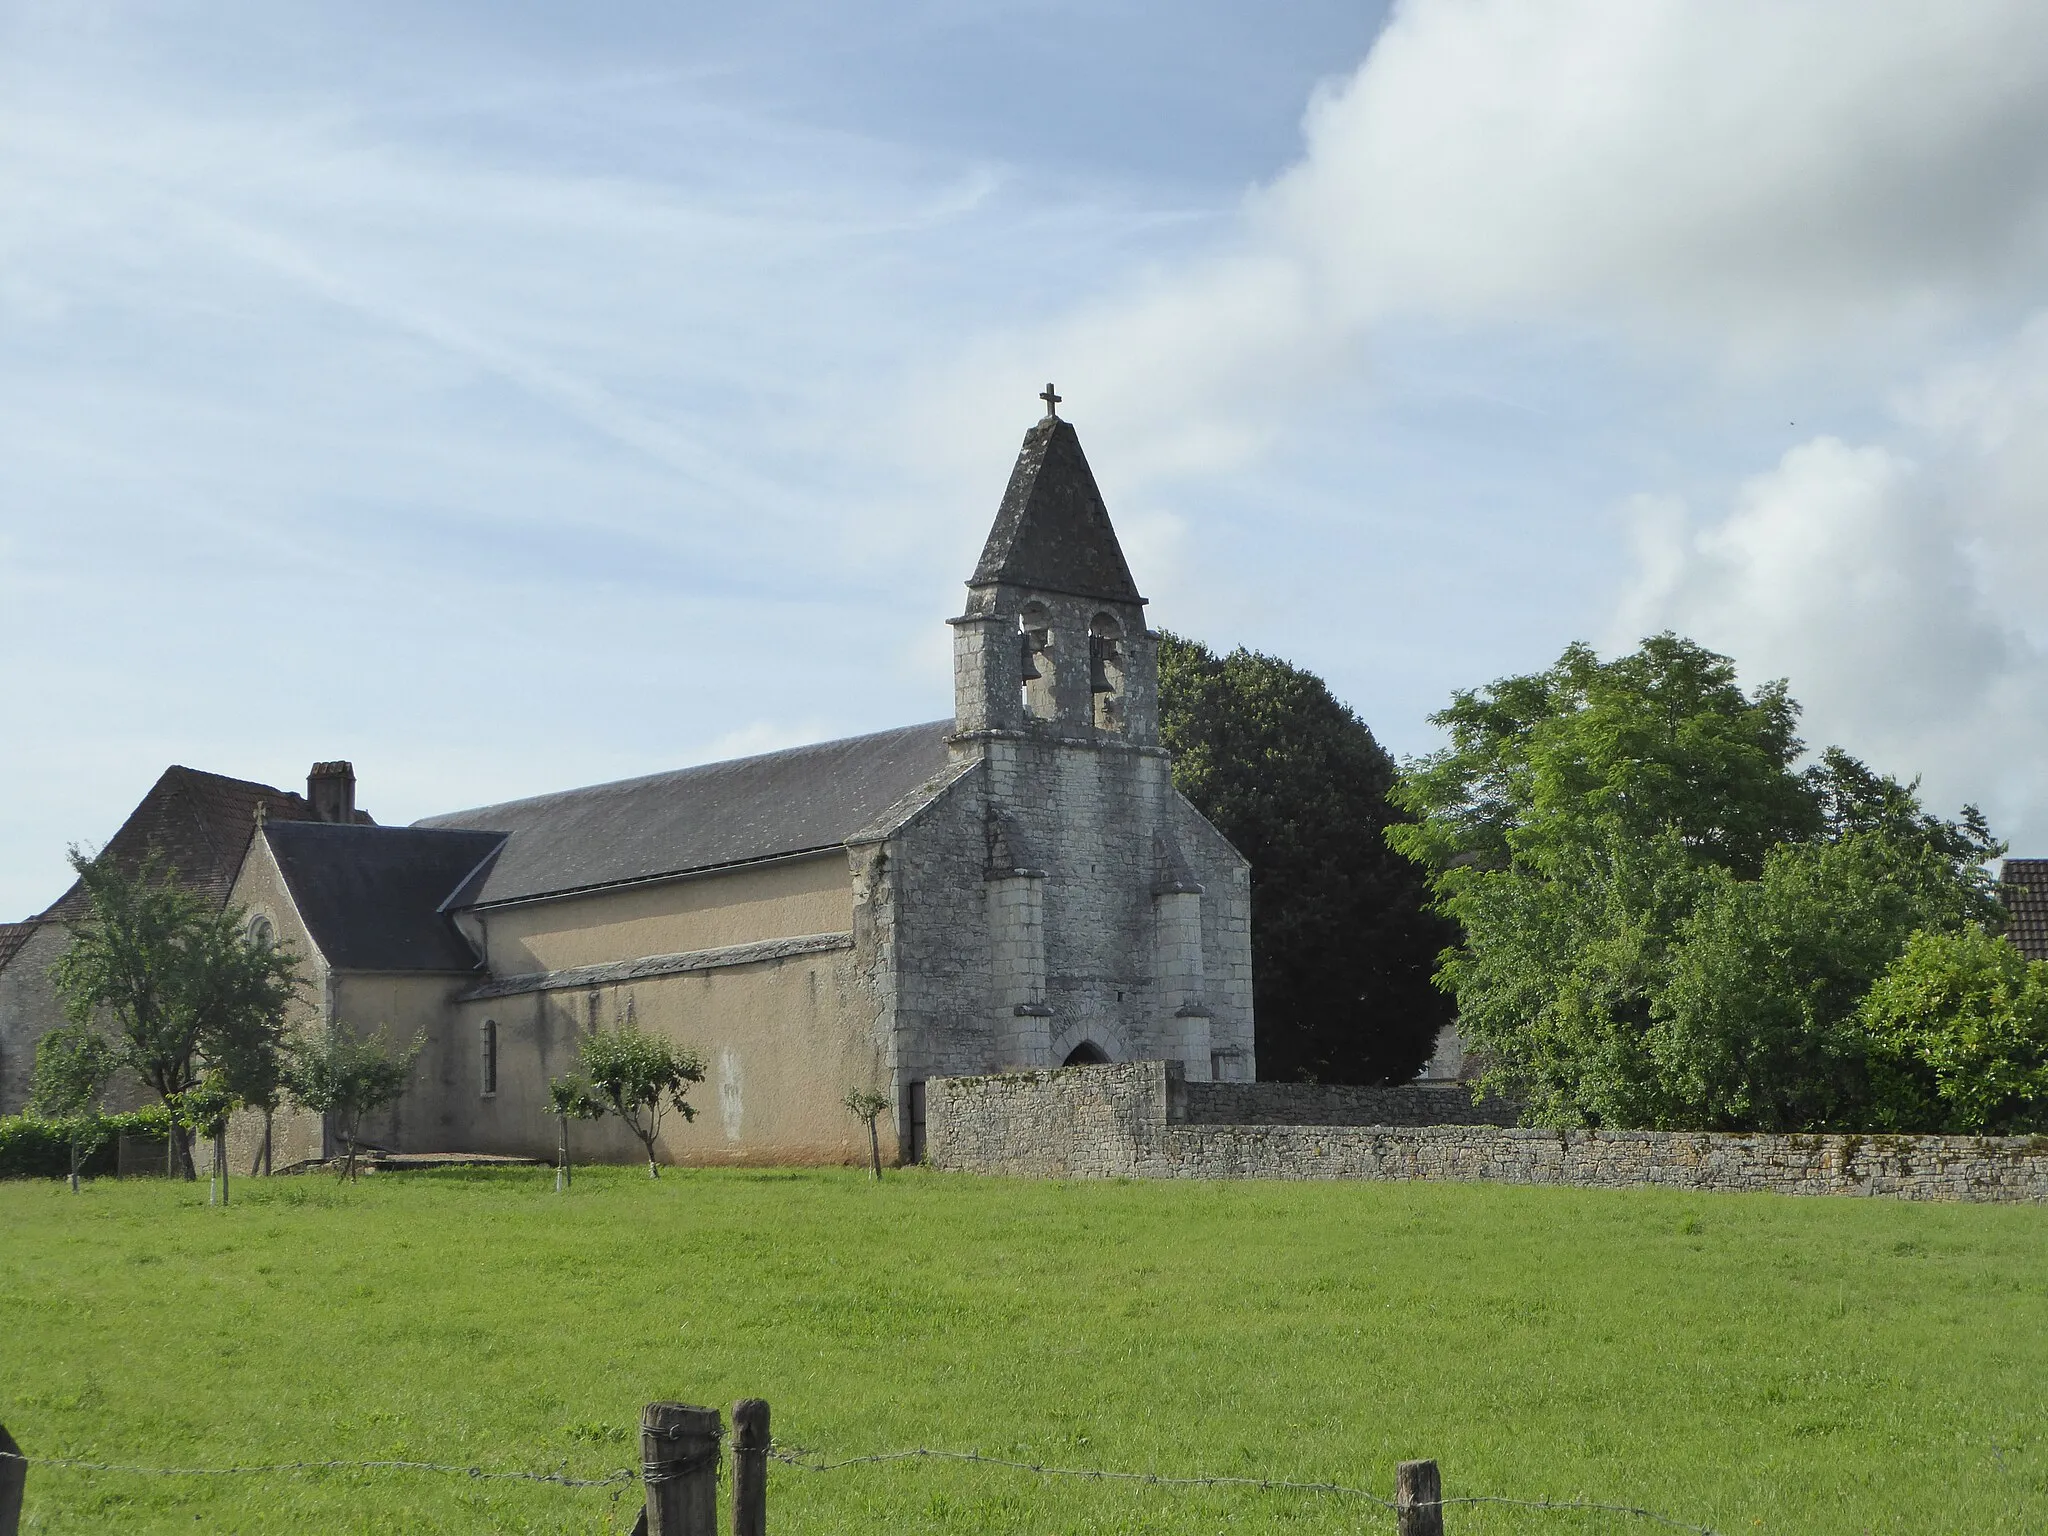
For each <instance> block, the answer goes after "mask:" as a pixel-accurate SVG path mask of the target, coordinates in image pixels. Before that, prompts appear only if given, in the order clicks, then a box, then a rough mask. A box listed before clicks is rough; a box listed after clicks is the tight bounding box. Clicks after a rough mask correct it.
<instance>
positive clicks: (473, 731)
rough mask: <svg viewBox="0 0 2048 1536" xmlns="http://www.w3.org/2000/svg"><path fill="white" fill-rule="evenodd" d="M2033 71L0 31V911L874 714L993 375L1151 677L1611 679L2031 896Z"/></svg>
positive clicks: (1028, 11)
mask: <svg viewBox="0 0 2048 1536" xmlns="http://www.w3.org/2000/svg"><path fill="white" fill-rule="evenodd" d="M2044 143H2048V13H2042V12H2041V11H2040V8H2038V7H2034V6H2029V5H2024V4H2020V3H2016V0H2014V3H2002V0H1981V3H1979V0H1956V3H1954V4H1950V5H1945V6H1943V7H1941V8H1940V9H1939V11H1938V12H1937V11H1935V10H1933V9H1921V8H1914V7H1907V6H1903V5H1902V6H1897V7H1877V8H1871V7H1868V6H1865V5H1862V4H1855V3H1850V0H1839V3H1835V0H1809V3H1802V4H1797V5H1791V6H1786V5H1782V4H1777V3H1769V4H1766V3H1762V0H1755V3H1743V0H1732V3H1727V4H1718V5H1708V4H1704V3H1699V4H1685V3H1678V0H1555V3H1552V4H1547V5H1537V6H1531V5H1527V4H1522V3H1513V4H1511V3H1507V0H1425V3H1420V4H1409V5H1403V6H1400V7H1398V8H1396V9H1395V10H1393V11H1392V12H1391V13H1387V12H1384V11H1381V10H1378V9H1375V8H1373V7H1370V6H1358V5H1338V4H1320V3H1303V4H1298V5H1293V6H1287V7H1249V6H1220V5H1203V4H1183V5H1176V6H1172V7H1165V6H1158V5H1153V6H1138V5H1133V4H1122V5H1118V4H1109V5H1103V4H1096V5H1089V6H1085V7H1084V6H1079V5H1061V4H1051V3H1047V4H1036V5H1031V6H1024V5H1003V4H968V3H940V0H932V3H927V4H921V5H920V4H904V5H898V6H892V7H863V8H853V7H845V6H838V5H826V4H796V3H789V4H772V3H771V4H762V5H757V6H752V7H700V6H672V5H671V6H654V5H645V6H635V5H618V6H607V7H602V8H598V7H586V8H578V9H576V10H571V9H569V8H564V7H559V6H553V5H540V4H529V5H508V4H492V5H483V4H476V5H454V4H443V5H429V4H408V5H402V6H401V5H396V4H390V5H374V4H355V5H350V6H347V7H342V6H323V5H311V4H291V3H282V0H270V3H265V4H261V5H254V4H251V5H244V6H236V5H231V4H208V5H204V6H201V5H196V4H195V5H183V6H181V5H175V4H152V5H125V4H118V3H78V0H64V3H43V0H0V655H4V657H5V659H6V666H5V676H6V679H7V683H6V686H7V690H8V694H9V702H10V705H11V707H10V708H9V709H8V710H7V711H6V715H5V719H6V722H7V723H6V726H5V727H4V733H0V918H6V917H15V916H22V915H26V914H28V913H29V912H32V911H34V910H37V909H39V908H40V907H41V906H43V905H44V904H46V903H47V902H48V901H49V900H51V899H52V898H53V897H54V896H56V895H57V894H58V892H59V891H60V890H61V889H62V887H63V885H64V883H65V871H64V868H63V850H64V846H65V845H66V844H67V843H69V842H73V841H83V842H87V843H91V842H94V841H97V840H100V839H103V838H105V837H106V836H107V835H108V834H109V833H110V832H111V831H112V830H113V828H114V827H115V826H116V825H117V824H118V823H119V820H120V818H121V816H122V815H123V814H124V813H125V811H126V810H127V808H128V807H129V806H131V805H132V804H133V803H134V801H135V800H136V798H137V797H138V796H139V795H140V794H141V793H142V791H143V790H144V789H145V788H147V786H148V785H149V783H150V782H152V781H153V779H154V778H155V776H156V775H157V773H159V772H160V771H161V770H162V768H163V767H164V766H165V765H167V764H169V763H171V762H184V763H188V764H191V765H193V766H196V767H202V768H207V769H211V770H214V771H217V772H223V773H229V774H234V775H237V776H242V777H249V778H256V779H264V780H268V781H270V782H273V783H277V784H280V785H284V786H287V787H290V786H292V785H295V784H297V783H298V782H299V781H300V780H301V778H302V777H303V774H304V771H305V767H306V765H307V764H308V763H309V762H311V761H313V760H315V759H318V758H329V757H342V756H345V757H348V758H351V759H352V760H354V762H355V764H356V767H357V771H358V774H359V776H360V781H361V786H360V792H361V796H362V799H363V801H364V803H365V804H367V805H368V806H369V807H370V808H371V809H372V811H373V812H374V813H375V814H376V815H377V816H378V817H379V818H380V819H382V820H386V821H409V820H412V819H414V818H415V817H418V816H422V815H428V814H433V813H437V812H444V811H448V810H451V809H455V808H459V807H462V806H465V805H474V804H481V803H486V802H489V801H492V800H497V799H503V798H507V797H510V796H514V795H519V794H526V793H533V792H537V791H541V790H546V789H550V788H559V787H563V786H566V785H572V784H577V783H585V782H591V781H595V780H600V779H605V778H612V777H618V776H622V775H627V774H633V773H640V772H648V771H653V770H656V769H659V768H663V767H670V766H675V765H678V764H682V763H687V762H692V761H699V760H704V759H708V758H712V757H717V756H723V755H728V754H732V753H736V752H744V751H750V750H758V749H765V748H769V747H774V746H780V745H785V744H789V743H793V742H797V741H803V740H808V739H816V738H819V737H823V736H828V735H836V734H841V733H848V732H855V731H861V730H867V729H879V728H882V727H885V726H889V725H894V724H900V723H903V722H906V721H910V720H916V719H924V718H932V717H936V716H938V715H941V714H943V713H945V712H946V710H947V708H948V707H949V703H950V700H949V695H948V679H947V664H946V646H947V643H948V632H947V630H946V627H945V625H944V623H943V622H942V621H943V620H944V619H945V618H946V617H947V616H948V615H950V614H952V613H954V612H957V611H958V607H959V604H960V601H961V588H960V585H959V584H960V581H961V579H962V578H963V577H964V576H965V574H966V573H967V571H968V570H969V569H970V568H971V566H972V563H973V559H974V555H975V553H976V551H977V549H978V547H979V543H980V540H981V538H982V537H983V535H984V533H985V532H986V529H987V526H988V523H989V520H990V518H991V517H992V516H993V513H994V510H995V505H996V502H997V499H998V497H999V496H1000V493H1001V490H1002V485H1003V481H1004V478H1005V476H1006V474H1007V472H1008V469H1009V465H1010V461H1011V459H1012V457H1013V455H1014V453H1015V450H1016V444H1017V440H1018V438H1019V436H1020V434H1021V433H1022V431H1023V430H1024V428H1025V427H1026V426H1028V425H1029V424H1030V422H1031V420H1032V419H1033V418H1034V417H1035V415H1036V413H1037V410H1038V402H1037V400H1036V398H1035V396H1036V394H1037V391H1038V390H1039V389H1040V388H1042V387H1043V384H1044V381H1045V380H1046V379H1047V378H1048V377H1050V378H1053V379H1055V380H1057V381H1058V383H1059V386H1060V389H1061V392H1062V393H1063V394H1064V395H1065V396H1066V400H1067V403H1066V405H1065V407H1064V408H1063V412H1064V414H1066V415H1068V416H1069V417H1070V418H1071V419H1072V420H1074V422H1075V423H1076V424H1077V426H1078V427H1079V429H1080V431H1081V434H1082V440H1083V442H1084V444H1085V445H1086V447H1087V449H1088V451H1089V453H1090V456H1091V459H1092V460H1093V462H1094V465H1095V468H1096V471H1097V475H1098V477H1099V478H1100V480H1101V481H1102V483H1103V487H1104V490H1105V492H1106V494H1107V495H1108V497H1109V500H1110V506H1111V510H1112V513H1113V514H1114V515H1115V516H1116V518H1117V521H1118V526H1119V529H1120V531H1121V532H1122V534H1123V536H1124V540H1125V544H1126V547H1127V549H1128V551H1129V553H1130V556H1131V560H1132V564H1133V566H1134V568H1135V570H1136V572H1137V575H1138V579H1139V582H1140V584H1141V586H1142V588H1143V589H1144V590H1145V591H1146V592H1147V594H1148V595H1149V596H1150V597H1151V598H1152V599H1153V608H1152V614H1153V617H1154V621H1155V622H1156V623H1159V624H1162V625H1165V626H1167V627H1170V628H1173V629H1177V630H1180V631H1182V632H1184V633H1187V634H1190V635H1193V636H1196V637H1198V638H1201V639H1203V640H1205V641H1207V642H1209V643H1210V644H1212V645H1215V646H1218V647H1229V646H1233V645H1238V644H1244V645H1250V646H1254V647H1257V648H1261V649H1266V650H1270V651H1274V652H1277V653H1279V654H1281V655H1284V656H1287V657H1289V658H1290V659H1293V660H1295V661H1298V662H1300V663H1302V664H1304V665H1307V666H1310V667H1312V668H1314V669H1316V670H1317V671H1319V672H1321V673H1323V674H1324V675H1325V676H1327V677H1328V678H1329V679H1330V680H1331V682H1332V684H1333V685H1334V686H1335V687H1336V689H1337V690H1338V692H1339V693H1340V694H1341V695H1342V696H1343V697H1344V698H1346V699H1347V700H1348V701H1350V702H1351V703H1352V704H1353V705H1354V706H1356V707H1357V709H1358V710H1359V711H1360V713H1361V714H1362V715H1363V716H1364V717H1365V718H1366V720H1367V721H1368V722H1369V723H1370V724H1371V725H1372V727H1373V728H1374V730H1375V731H1376V732H1378V734H1379V735H1380V737H1381V739H1382V740H1383V741H1385V742H1386V743H1387V744H1388V746H1389V747H1390V748H1392V749H1393V750H1395V751H1397V752H1401V753H1410V752H1419V751H1424V750H1427V749H1428V748H1429V747H1430V746H1431V745H1432V744H1433V742H1434V736H1433V733H1432V730H1431V728H1430V726H1429V725H1428V722H1427V719H1426V717H1427V715H1428V713H1429V712H1430V711H1431V710H1432V709H1435V708H1438V707H1440V706H1441V705H1442V704H1443V703H1444V702H1445V700H1446V699H1447V698H1448V696H1449V693H1450V691H1451V690H1452V689H1453V688H1456V687H1460V686H1471V685H1474V684H1478V683H1481V682H1484V681H1486V680H1488V679H1490V678H1493V677H1497V676H1501V675H1504V674H1507V673H1511V672H1518V671H1526V670H1531V669H1534V668H1537V667H1540V666H1542V665H1544V664H1545V663H1546V662H1548V661H1549V660H1550V659H1552V658H1553V657H1554V656H1555V655H1556V653H1557V652H1558V650H1559V649H1560V648H1561V647H1562V646H1563V645H1564V644H1565V643H1566V642H1567V641H1570V640H1572V639H1575V638H1584V639H1589V640H1592V641H1594V642H1595V643H1597V644H1599V645H1601V646H1602V647H1603V648H1606V649H1609V650H1612V649H1615V648H1617V647H1622V646H1626V645H1627V644H1629V643H1631V642H1632V641H1633V639H1634V638H1635V637H1637V636H1639V635H1640V634H1642V633H1645V632H1648V631H1651V630H1654V629H1659V628H1663V627H1666V626H1671V627H1676V628H1679V629H1681V630H1682V631H1685V632H1687V633H1691V634H1694V635H1696V636H1697V637H1698V638H1700V639H1701V640H1703V641H1706V642H1708V643H1710V644H1714V645H1716V646H1719V647H1720V648H1722V649H1725V650H1727V651H1729V652H1730V653H1731V654H1733V655H1734V656H1735V657H1736V658H1737V660H1738V662H1739V663H1740V664H1741V665H1742V668H1743V671H1744V674H1745V676H1746V677H1748V678H1750V679H1751V680H1760V679H1763V678H1767V677H1774V676H1786V677H1789V678H1790V680H1791V683H1792V688H1793V692H1794V694H1795V695H1796V696H1797V697H1799V698H1801V699H1802V700H1803V701H1805V703H1806V705H1807V706H1808V717H1807V723H1808V726H1809V731H1808V734H1809V736H1810V738H1811V739H1813V740H1815V741H1816V742H1818V741H1841V742H1843V743H1844V744H1846V745H1848V746H1850V747H1851V748H1852V749H1853V750H1856V751H1859V752H1861V753H1863V754H1865V755H1866V756H1868V757H1869V758H1870V759H1871V760H1872V761H1873V762H1875V763H1876V764H1878V765H1879V766H1881V767H1884V768H1887V769H1890V770H1892V771H1894V772H1898V773H1901V774H1907V775H1911V774H1915V773H1920V774H1924V775H1925V783H1926V788H1927V791H1928V793H1929V796H1930V798H1931V799H1932V800H1933V801H1934V802H1935V803H1936V804H1938V805H1939V806H1941V807H1942V808H1944V809H1953V808H1954V807H1955V806H1956V805H1958V804H1960V803H1961V801H1962V800H1964V799H1966V798H1970V799H1976V800H1979V801H1981V802H1982V803H1983V804H1984V805H1985V807H1986V809H1987V810H1988V811H1989V812H1990V813H1991V814H1992V816H1993V819H1994V824H1995V825H1996V826H1997V827H1998V828H1999V829H2000V830H2002V831H2003V832H2004V833H2005V834H2006V835H2008V836H2009V837H2011V838H2012V839H2013V840H2014V842H2015V845H2016V849H2017V851H2020V852H2043V851H2048V799H2044V798H2043V796H2042V793H2041V791H2042V787H2043V785H2042V779H2043V774H2042V771H2041V768H2040V764H2041V763H2042V761H2043V755H2044V752H2048V660H2044V654H2048V653H2044V650H2043V646H2044V644H2048V622H2044V619H2043V616H2042V614H2041V612H2040V609H2041V604H2040V603H2039V601H2038V599H2037V598H2036V597H2035V596H2034V594H2038V593H2040V592H2042V591H2044V590H2048V536H2044V535H2043V533H2042V532H2041V529H2042V527H2043V526H2044V524H2048V519H2044V518H2043V517H2042V516H2041V515H2040V514H2041V512H2042V511H2043V510H2044V508H2043V498H2044V495H2048V433H2044V432H2043V431H2042V427H2043V426H2044V425H2048V319H2043V318H2041V317H2042V316H2043V315H2048V153H2044V151H2043V150H2042V148H2041V146H2042V145H2043V144H2044Z"/></svg>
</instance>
